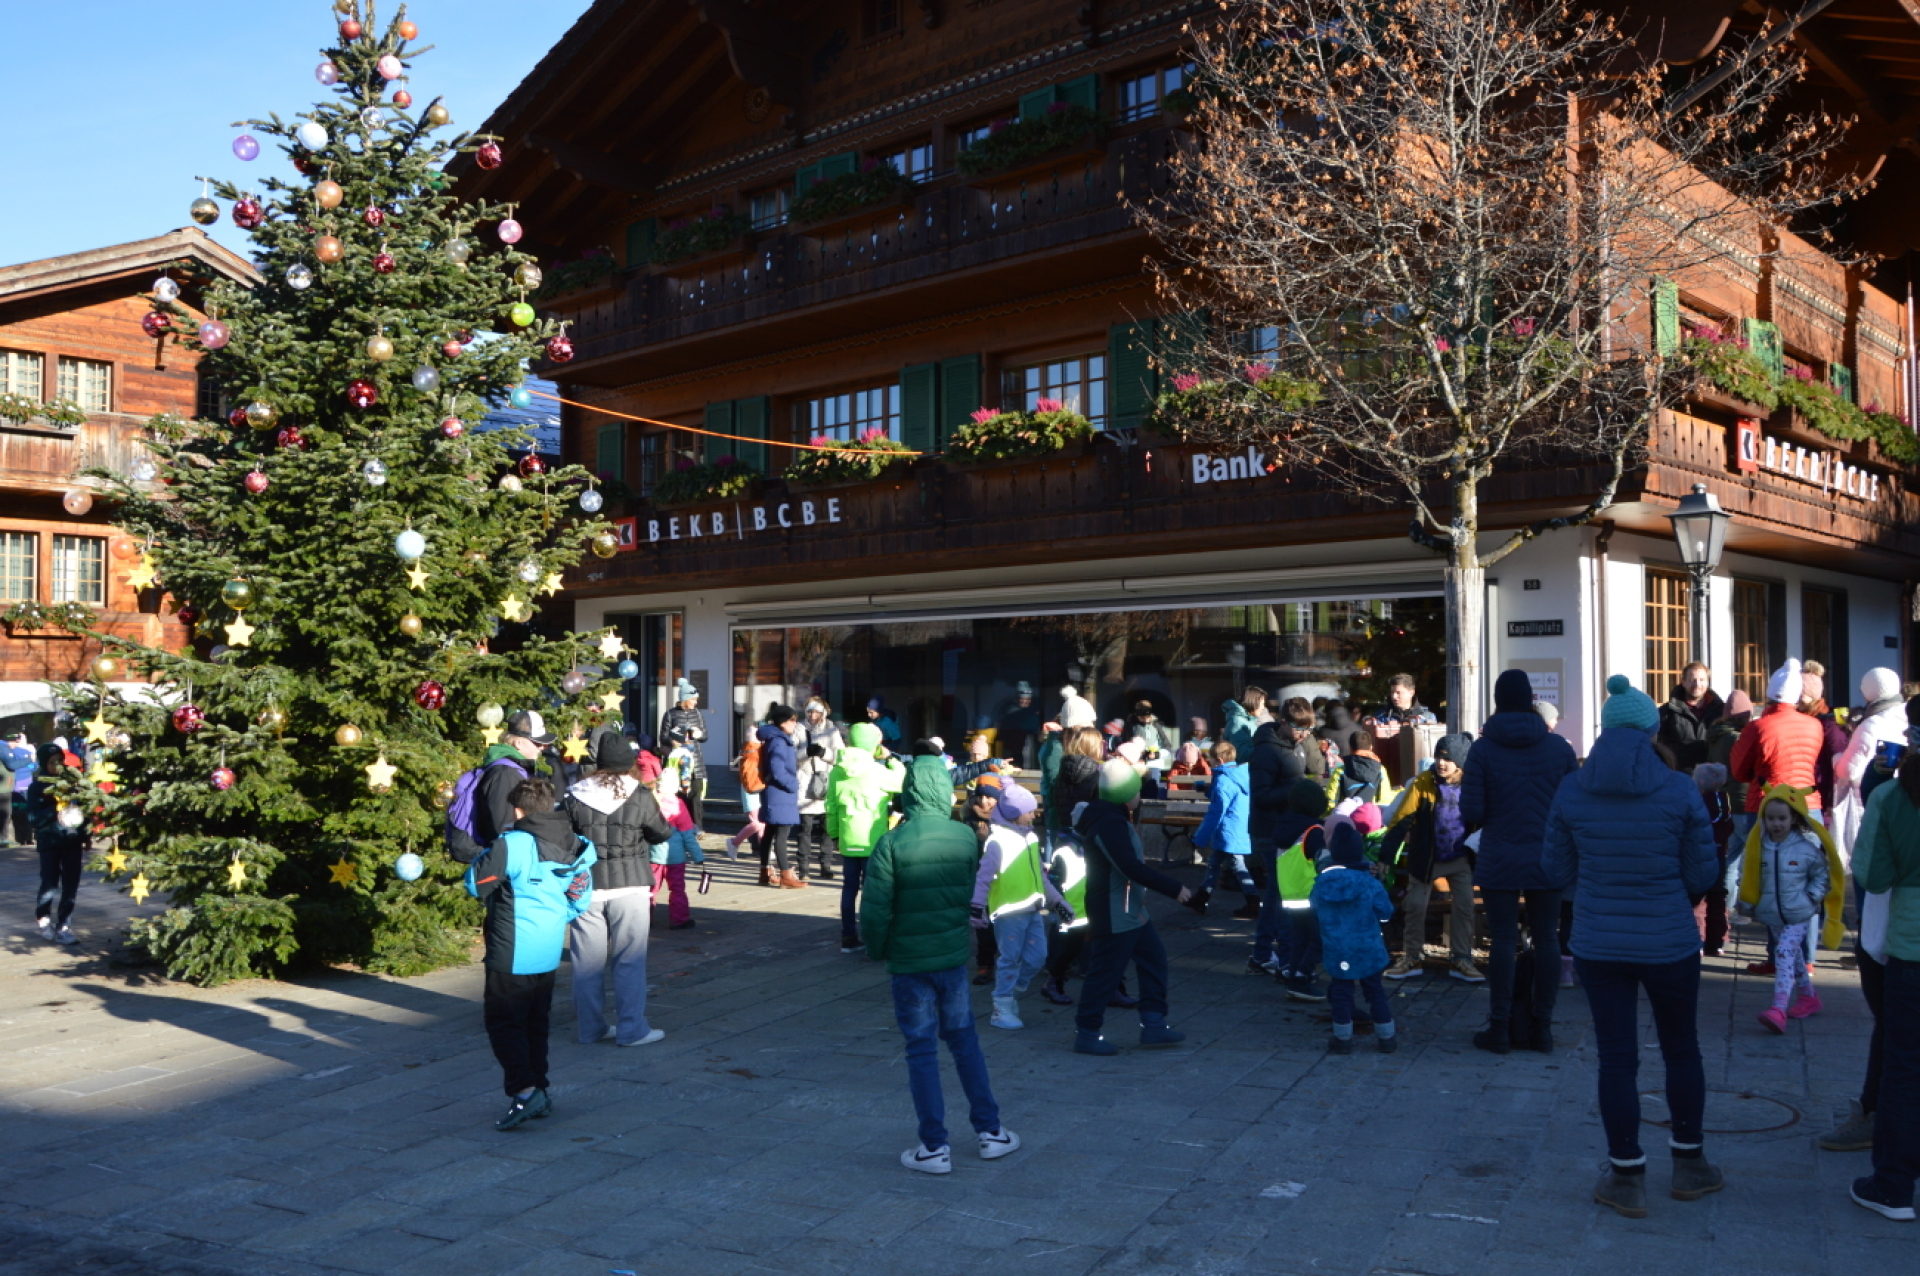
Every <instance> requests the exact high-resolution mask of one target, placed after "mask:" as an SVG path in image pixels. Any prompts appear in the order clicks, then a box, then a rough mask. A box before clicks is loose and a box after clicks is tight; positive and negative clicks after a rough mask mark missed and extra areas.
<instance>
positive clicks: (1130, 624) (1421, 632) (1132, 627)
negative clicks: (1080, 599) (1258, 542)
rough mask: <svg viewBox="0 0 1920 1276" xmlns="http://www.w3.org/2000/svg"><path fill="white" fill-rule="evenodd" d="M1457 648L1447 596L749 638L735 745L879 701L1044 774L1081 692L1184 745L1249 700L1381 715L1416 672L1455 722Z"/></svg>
mask: <svg viewBox="0 0 1920 1276" xmlns="http://www.w3.org/2000/svg"><path fill="white" fill-rule="evenodd" d="M1444 635H1445V629H1444V624H1443V620H1442V612H1441V600H1440V599H1439V598H1438V597H1401V598H1362V599H1326V600H1317V601H1296V602H1276V603H1248V604H1243V605H1233V606H1215V607H1188V608H1164V609H1157V610H1140V611H1108V612H1088V613H1070V614H1054V615H1045V616H993V617H975V618H940V619H924V620H922V619H891V620H877V621H871V622H864V621H863V622H861V623H857V624H840V625H819V626H808V627H789V628H766V627H752V628H750V627H738V628H736V629H735V630H734V631H733V667H732V670H731V684H732V687H731V695H730V701H729V706H730V708H731V711H732V714H733V723H732V726H733V739H734V740H736V741H737V740H739V739H740V738H741V737H742V734H743V732H744V731H745V730H746V728H747V726H748V724H750V723H752V722H757V721H759V720H760V719H761V718H762V717H763V716H764V715H765V713H766V711H767V709H768V708H769V707H771V706H772V705H774V704H776V703H787V704H793V705H796V706H797V705H799V704H801V703H803V702H804V701H805V700H806V699H807V697H809V696H819V697H821V698H822V699H824V700H825V701H826V702H827V703H828V704H829V705H831V706H832V707H833V710H834V715H835V717H836V718H838V719H839V720H840V721H842V722H859V721H863V720H864V719H865V717H866V706H867V702H868V701H869V700H870V699H872V698H875V697H878V698H879V699H880V700H882V701H883V702H884V703H885V705H886V708H887V711H888V712H890V713H891V714H892V715H893V716H894V718H895V720H896V721H897V722H898V723H899V725H900V729H901V732H902V735H903V736H904V738H906V739H908V740H912V739H916V738H919V737H924V736H929V735H937V736H939V737H941V738H942V739H943V740H945V741H946V742H947V744H948V746H949V748H950V749H958V748H959V747H960V745H961V742H962V741H964V740H966V739H967V738H968V737H969V736H970V735H971V734H972V733H973V732H975V731H988V732H991V733H992V746H993V753H994V756H996V757H1013V758H1019V759H1021V760H1022V761H1024V762H1028V763H1031V761H1032V758H1033V751H1034V749H1036V748H1037V747H1038V738H1037V732H1038V730H1039V726H1040V723H1041V722H1042V721H1044V720H1045V719H1046V718H1048V717H1051V716H1052V715H1053V714H1054V713H1055V712H1056V711H1057V709H1058V707H1059V704H1060V690H1061V688H1062V687H1064V686H1067V685H1069V684H1072V685H1073V686H1075V687H1077V688H1079V689H1080V692H1081V694H1083V695H1085V696H1086V697H1087V698H1088V699H1089V700H1091V701H1092V702H1093V704H1094V707H1095V709H1096V711H1097V712H1098V714H1099V718H1100V721H1102V722H1105V721H1109V720H1111V719H1114V718H1125V717H1127V716H1129V714H1130V711H1131V709H1132V706H1133V705H1134V704H1136V703H1138V702H1139V701H1141V700H1146V701H1149V702H1151V703H1152V704H1153V705H1154V708H1155V710H1156V712H1157V713H1158V714H1159V716H1160V718H1161V720H1162V721H1163V722H1167V723H1169V724H1176V725H1177V729H1178V730H1179V731H1180V734H1181V736H1182V737H1183V738H1184V737H1185V736H1186V735H1187V733H1188V732H1187V724H1188V720H1189V719H1191V718H1195V717H1199V718H1205V719H1206V720H1207V722H1208V724H1209V726H1210V727H1212V728H1213V729H1215V730H1217V729H1218V727H1219V725H1220V706H1221V702H1222V701H1225V700H1227V699H1230V698H1235V697H1237V696H1238V695H1239V694H1240V693H1241V691H1243V690H1244V689H1245V688H1246V687H1248V686H1249V685H1251V686H1258V687H1261V688H1262V689H1264V690H1265V691H1266V692H1267V693H1268V694H1269V695H1270V696H1273V697H1277V698H1284V697H1287V696H1304V697H1306V698H1308V699H1318V698H1322V697H1338V698H1342V699H1347V700H1357V701H1360V702H1362V703H1365V704H1369V705H1371V704H1377V703H1382V702H1384V701H1385V699H1386V682H1387V679H1388V677H1390V676H1391V675H1393V674H1396V673H1409V674H1412V675H1413V677H1414V679H1415V682H1416V685H1417V686H1418V689H1419V693H1420V698H1421V701H1422V702H1423V703H1424V704H1426V705H1428V706H1430V707H1433V708H1434V709H1436V710H1440V709H1442V708H1443V706H1442V704H1441V697H1442V692H1443V690H1444V684H1445V666H1444V658H1443V649H1444V648H1443V642H1444ZM1022 684H1025V686H1026V687H1027V688H1030V689H1031V691H1032V697H1031V699H1026V700H1023V698H1022V697H1021V695H1020V691H1021V687H1022Z"/></svg>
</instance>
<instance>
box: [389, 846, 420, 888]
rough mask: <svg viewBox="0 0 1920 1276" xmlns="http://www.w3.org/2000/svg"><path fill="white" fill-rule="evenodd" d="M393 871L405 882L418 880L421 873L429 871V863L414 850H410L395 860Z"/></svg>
mask: <svg viewBox="0 0 1920 1276" xmlns="http://www.w3.org/2000/svg"><path fill="white" fill-rule="evenodd" d="M393 871H394V872H395V873H396V874H398V875H399V878H400V880H401V881H403V882H417V881H419V880H420V874H422V873H424V872H426V871H427V863H426V861H425V860H423V859H421V858H420V857H419V856H418V855H415V854H414V853H413V852H412V851H408V852H407V853H406V854H405V855H402V856H401V857H400V858H399V859H397V860H395V861H394V862H393Z"/></svg>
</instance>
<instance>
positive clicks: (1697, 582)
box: [1667, 483, 1733, 665]
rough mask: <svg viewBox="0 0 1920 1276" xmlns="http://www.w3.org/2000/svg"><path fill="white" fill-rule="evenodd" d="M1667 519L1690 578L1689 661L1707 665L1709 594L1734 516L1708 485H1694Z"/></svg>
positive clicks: (1688, 598) (1688, 615)
mask: <svg viewBox="0 0 1920 1276" xmlns="http://www.w3.org/2000/svg"><path fill="white" fill-rule="evenodd" d="M1667 518H1668V519H1670V520H1671V521H1672V523H1673V539H1674V542H1675V543H1676V544H1678V545H1679V547H1680V562H1681V565H1682V566H1684V567H1685V568H1686V569H1687V575H1688V576H1689V577H1690V578H1691V585H1690V587H1689V588H1688V590H1687V649H1688V651H1687V658H1688V659H1689V660H1697V661H1699V662H1700V663H1701V664H1703V665H1704V664H1708V663H1710V662H1709V660H1708V658H1707V653H1708V650H1709V645H1708V642H1707V592H1708V590H1709V588H1710V587H1711V585H1712V581H1713V569H1714V568H1716V567H1718V566H1719V565H1720V554H1721V552H1722V551H1723V550H1725V549H1726V547H1727V524H1728V523H1731V522H1732V521H1733V515H1731V514H1729V513H1727V512H1726V511H1725V510H1723V509H1721V508H1720V502H1719V501H1717V500H1715V499H1714V497H1713V496H1712V495H1711V494H1710V493H1708V491H1707V485H1706V484H1705V483H1695V484H1694V485H1693V491H1692V493H1691V494H1690V495H1687V496H1684V497H1682V498H1681V499H1680V507H1679V508H1678V509H1676V510H1674V511H1673V513H1671V514H1669V515H1667Z"/></svg>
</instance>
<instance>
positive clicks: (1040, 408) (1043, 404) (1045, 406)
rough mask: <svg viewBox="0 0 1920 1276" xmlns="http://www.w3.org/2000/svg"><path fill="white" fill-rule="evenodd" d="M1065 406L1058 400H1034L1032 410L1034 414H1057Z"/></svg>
mask: <svg viewBox="0 0 1920 1276" xmlns="http://www.w3.org/2000/svg"><path fill="white" fill-rule="evenodd" d="M1066 406H1067V405H1066V404H1064V403H1062V402H1060V400H1058V399H1035V400H1034V401H1033V410H1034V411H1035V412H1059V411H1061V410H1062V409H1064V408H1065V407H1066Z"/></svg>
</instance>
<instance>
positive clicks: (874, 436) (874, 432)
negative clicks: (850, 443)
mask: <svg viewBox="0 0 1920 1276" xmlns="http://www.w3.org/2000/svg"><path fill="white" fill-rule="evenodd" d="M886 437H887V432H886V431H885V430H883V429H881V428H880V427H879V426H874V427H873V428H872V429H870V430H862V431H861V432H860V441H861V442H862V443H878V442H879V441H880V440H881V439H884V438H886Z"/></svg>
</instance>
